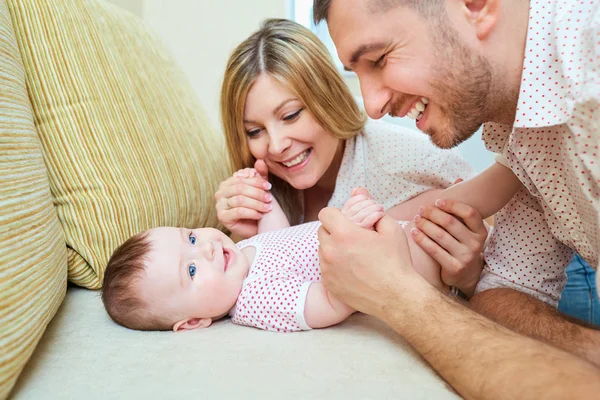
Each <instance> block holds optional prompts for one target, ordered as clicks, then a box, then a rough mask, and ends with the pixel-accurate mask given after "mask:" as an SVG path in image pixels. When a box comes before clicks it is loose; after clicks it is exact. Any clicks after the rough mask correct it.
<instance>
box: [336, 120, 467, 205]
mask: <svg viewBox="0 0 600 400" xmlns="http://www.w3.org/2000/svg"><path fill="white" fill-rule="evenodd" d="M473 175H474V171H473V169H472V168H471V166H470V165H469V163H468V162H467V161H465V160H464V159H463V158H462V157H461V156H460V155H459V153H458V152H457V151H456V150H442V149H439V148H437V147H435V146H434V145H433V144H431V142H430V141H429V139H428V138H427V136H425V135H423V134H422V133H419V132H417V131H415V130H414V129H408V128H404V127H401V126H398V125H395V124H390V123H388V122H383V121H373V120H369V121H368V122H367V125H366V126H365V129H364V130H363V132H362V133H361V134H359V135H358V136H355V137H354V138H352V139H349V140H348V141H347V143H346V148H345V150H344V157H343V159H342V164H341V166H340V170H339V172H338V176H337V181H336V184H335V190H334V192H333V195H332V196H331V199H330V200H329V203H328V206H329V207H337V208H342V207H343V206H344V204H345V203H346V201H347V200H348V199H349V198H350V195H351V193H352V189H354V188H355V187H358V186H360V187H364V188H366V189H368V190H369V193H370V194H371V196H373V198H374V199H375V200H376V201H377V202H378V203H379V204H381V205H383V207H384V208H385V210H389V209H390V208H392V207H394V206H396V205H398V204H400V203H402V202H404V201H406V200H410V199H411V198H413V197H415V196H417V195H419V194H421V193H423V192H426V191H428V190H431V189H444V188H447V187H448V186H451V185H452V184H453V183H454V182H455V181H456V180H457V179H458V178H462V179H465V180H466V179H469V178H471V177H472V176H473Z"/></svg>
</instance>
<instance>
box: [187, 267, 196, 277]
mask: <svg viewBox="0 0 600 400" xmlns="http://www.w3.org/2000/svg"><path fill="white" fill-rule="evenodd" d="M188 272H189V273H190V278H193V277H194V275H196V264H190V266H189V267H188Z"/></svg>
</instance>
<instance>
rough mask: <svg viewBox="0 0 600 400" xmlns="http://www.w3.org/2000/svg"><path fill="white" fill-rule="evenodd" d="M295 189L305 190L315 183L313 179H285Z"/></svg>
mask: <svg viewBox="0 0 600 400" xmlns="http://www.w3.org/2000/svg"><path fill="white" fill-rule="evenodd" d="M287 182H288V183H289V184H290V185H292V187H293V188H294V189H296V190H306V189H310V188H311V187H313V186H315V185H316V184H317V181H316V180H314V179H290V180H289V181H287Z"/></svg>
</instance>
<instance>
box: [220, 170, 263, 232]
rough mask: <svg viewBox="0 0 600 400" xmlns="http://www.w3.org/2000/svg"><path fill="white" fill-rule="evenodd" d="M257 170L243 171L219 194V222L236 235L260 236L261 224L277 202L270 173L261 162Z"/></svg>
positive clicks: (229, 180)
mask: <svg viewBox="0 0 600 400" xmlns="http://www.w3.org/2000/svg"><path fill="white" fill-rule="evenodd" d="M254 167H255V168H244V169H240V170H238V171H236V172H234V174H233V175H232V176H231V177H230V178H229V179H226V180H225V181H223V182H221V184H220V185H219V190H217V192H216V193H215V200H216V208H217V218H218V219H219V221H220V222H221V223H222V224H223V225H224V226H225V227H226V228H227V229H229V230H230V231H231V232H232V233H233V234H235V235H236V236H238V237H240V238H248V237H250V236H254V235H256V234H257V233H258V220H260V219H261V218H262V216H263V214H264V213H267V212H269V211H271V200H272V199H273V197H272V195H271V193H269V190H270V189H271V184H270V183H269V182H268V181H267V176H268V169H267V166H266V164H265V162H264V161H262V160H257V161H256V163H255V165H254Z"/></svg>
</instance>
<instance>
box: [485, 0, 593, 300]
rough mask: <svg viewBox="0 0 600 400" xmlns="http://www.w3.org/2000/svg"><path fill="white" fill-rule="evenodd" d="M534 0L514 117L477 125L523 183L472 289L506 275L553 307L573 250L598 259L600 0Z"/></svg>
mask: <svg viewBox="0 0 600 400" xmlns="http://www.w3.org/2000/svg"><path fill="white" fill-rule="evenodd" d="M530 4H531V8H530V13H529V28H528V29H529V30H528V34H527V44H526V48H525V60H524V64H523V72H522V81H521V88H520V94H519V101H518V107H517V113H516V116H515V121H514V124H513V126H512V127H510V126H503V125H499V124H492V123H489V124H486V126H485V129H484V132H483V138H484V141H485V142H486V146H487V147H488V149H489V150H491V151H493V152H499V153H502V154H503V155H504V156H505V157H506V159H507V160H508V163H509V165H510V167H511V169H512V170H513V171H514V172H515V173H516V174H517V176H518V177H519V179H520V180H521V182H523V184H524V186H525V188H526V189H527V190H526V191H522V192H521V193H519V194H518V195H517V196H516V197H515V198H514V199H513V200H512V201H511V202H510V203H509V204H508V205H507V207H505V208H504V209H503V210H502V211H501V212H500V213H498V214H497V216H496V221H497V229H495V231H494V233H493V234H492V237H491V239H490V244H489V246H488V247H487V249H486V262H487V264H488V269H487V271H486V273H485V274H484V276H483V279H482V281H481V282H480V285H479V287H478V290H479V291H480V290H482V289H487V288H490V287H494V286H500V285H502V286H505V285H507V282H509V283H510V284H513V285H516V286H515V287H519V286H520V287H525V288H526V289H529V290H531V291H532V293H534V295H536V296H537V297H538V298H540V299H542V300H544V301H546V302H548V303H550V304H553V305H556V304H557V302H558V299H559V298H560V293H561V292H562V289H563V287H564V285H565V283H566V278H565V275H564V269H565V266H566V265H567V263H568V261H569V260H570V258H571V256H572V250H571V249H575V250H576V251H577V252H578V253H579V254H580V255H581V256H582V257H583V258H585V259H586V260H587V261H588V262H589V263H590V265H592V266H594V267H595V266H597V265H598V253H599V247H600V230H599V224H598V209H599V208H600V203H599V199H600V167H599V162H600V157H599V155H600V150H599V142H600V140H599V138H600V4H599V3H598V2H592V1H556V2H555V1H541V0H539V1H534V0H532V1H531V3H530ZM499 278H501V279H499ZM502 280H503V281H504V282H502Z"/></svg>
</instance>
